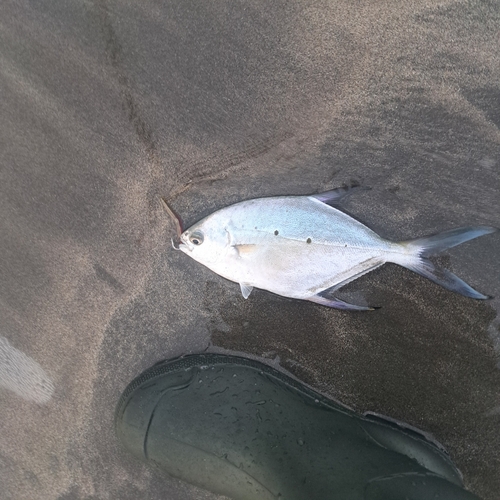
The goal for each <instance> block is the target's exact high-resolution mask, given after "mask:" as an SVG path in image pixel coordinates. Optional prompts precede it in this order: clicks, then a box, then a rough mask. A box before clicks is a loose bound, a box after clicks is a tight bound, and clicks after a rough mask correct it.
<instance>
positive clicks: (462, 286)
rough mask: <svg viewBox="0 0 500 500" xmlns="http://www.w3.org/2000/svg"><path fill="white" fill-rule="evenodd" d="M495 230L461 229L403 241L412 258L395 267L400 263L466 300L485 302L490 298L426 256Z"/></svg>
mask: <svg viewBox="0 0 500 500" xmlns="http://www.w3.org/2000/svg"><path fill="white" fill-rule="evenodd" d="M495 231H497V229H496V228H494V227H487V226H477V227H461V228H457V229H451V230H450V231H445V232H443V233H440V234H435V235H433V236H428V237H425V238H418V239H416V240H410V241H403V242H401V244H402V245H404V246H406V248H408V249H410V250H411V256H408V257H406V258H405V259H404V260H403V259H402V260H401V261H397V262H396V264H400V265H402V266H404V267H406V268H408V269H410V270H412V271H414V272H416V273H418V274H420V275H421V276H424V277H425V278H428V279H430V280H432V281H434V282H435V283H437V284H438V285H441V286H443V287H444V288H446V289H448V290H451V291H453V292H457V293H459V294H461V295H465V296H466V297H471V298H473V299H488V298H490V297H488V296H487V295H483V294H482V293H479V292H478V291H476V290H474V289H473V288H472V287H471V286H469V285H468V284H467V283H465V281H463V280H461V279H460V278H459V277H458V276H455V275H454V274H453V273H452V272H450V271H448V270H446V269H442V268H439V267H436V266H435V265H434V264H433V263H432V262H431V261H430V260H429V259H428V258H427V257H429V256H431V255H435V254H438V253H440V252H442V251H443V250H446V249H447V248H452V247H454V246H456V245H460V244H461V243H465V242H466V241H469V240H472V239H474V238H478V237H479V236H484V235H485V234H490V233H493V232H495Z"/></svg>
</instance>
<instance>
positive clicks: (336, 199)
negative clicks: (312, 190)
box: [311, 185, 370, 206]
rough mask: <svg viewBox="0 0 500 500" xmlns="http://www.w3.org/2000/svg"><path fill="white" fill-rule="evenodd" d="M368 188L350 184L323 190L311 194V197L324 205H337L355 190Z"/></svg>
mask: <svg viewBox="0 0 500 500" xmlns="http://www.w3.org/2000/svg"><path fill="white" fill-rule="evenodd" d="M368 189H370V188H365V187H362V186H359V185H351V186H346V187H340V188H337V189H332V190H331V191H325V192H324V193H318V194H313V195H312V196H311V198H316V199H317V200H319V201H321V202H322V203H325V204H326V205H332V206H333V205H338V204H339V203H340V202H341V201H342V200H343V199H344V198H345V197H346V196H349V195H350V194H352V193H354V192H356V191H366V190H368Z"/></svg>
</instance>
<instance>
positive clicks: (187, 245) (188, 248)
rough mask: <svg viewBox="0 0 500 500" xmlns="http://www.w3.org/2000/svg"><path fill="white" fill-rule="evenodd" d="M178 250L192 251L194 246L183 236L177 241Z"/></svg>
mask: <svg viewBox="0 0 500 500" xmlns="http://www.w3.org/2000/svg"><path fill="white" fill-rule="evenodd" d="M177 245H178V246H177V250H180V251H181V252H184V253H187V252H192V251H193V248H194V246H193V245H191V244H190V243H188V242H187V241H185V240H184V238H183V237H182V236H181V237H180V239H179V241H178V242H177Z"/></svg>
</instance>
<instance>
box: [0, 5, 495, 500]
mask: <svg viewBox="0 0 500 500" xmlns="http://www.w3.org/2000/svg"><path fill="white" fill-rule="evenodd" d="M499 33H500V3H499V2H497V1H452V0H445V1H442V2H432V1H429V0H427V1H420V0H412V1H411V2H410V1H398V2H392V1H386V0H381V1H376V2H374V1H371V2H368V1H359V2H353V1H352V0H349V1H344V0H338V1H298V0H291V1H279V0H278V1H275V2H268V1H259V0H256V1H252V0H250V1H247V2H236V1H229V0H228V1H225V0H221V1H191V0H183V1H172V0H164V1H163V0H162V1H156V0H155V1H153V0H142V1H132V0H121V1H119V0H88V1H81V0H60V1H49V0H38V1H36V2H29V1H27V0H4V1H3V2H2V5H1V7H0V335H1V337H0V422H1V429H2V431H1V433H0V483H1V484H2V487H1V488H0V498H1V499H2V500H4V499H26V500H31V499H41V498H43V499H47V500H52V499H59V500H63V499H66V500H69V499H75V500H80V499H82V500H83V499H90V498H95V499H97V498H99V499H124V500H127V499H130V500H132V499H137V498H143V499H151V500H160V499H165V498H168V499H170V500H198V499H213V498H216V497H215V496H213V495H211V494H209V493H205V492H202V491H201V490H197V489H195V488H193V487H191V486H189V485H185V484H183V483H180V482H178V481H175V480H171V479H170V480H169V479H165V478H162V477H159V476H156V475H155V474H153V473H152V472H150V471H149V470H148V469H147V468H145V467H144V466H142V465H141V464H138V463H137V462H136V461H135V460H134V459H133V458H131V457H129V455H128V454H127V453H126V452H125V451H124V450H122V449H121V447H120V446H119V444H118V443H117V442H116V439H115V436H114V432H113V412H114V407H115V404H116V402H117V400H118V398H119V396H120V393H121V391H122V390H123V389H124V388H125V387H126V385H127V384H128V383H129V382H130V381H131V380H132V378H133V377H135V376H136V375H138V374H139V373H140V372H141V371H142V370H144V369H146V368H147V367H149V366H151V365H152V364H153V363H155V362H157V361H159V360H161V359H164V358H168V357H173V356H177V355H181V354H186V353H193V352H200V351H203V350H205V349H207V348H208V349H209V350H210V349H211V350H217V349H219V350H220V349H226V350H230V351H237V352H243V353H248V354H251V355H253V356H257V357H259V358H262V357H264V358H267V359H275V358H276V357H279V362H280V365H281V366H282V367H283V368H284V369H287V370H289V371H290V372H291V373H293V374H294V375H296V376H298V377H300V378H301V379H303V380H304V381H306V382H307V383H309V384H310V385H311V386H313V387H314V388H316V389H318V390H321V391H322V392H324V393H325V394H328V395H330V396H332V397H335V398H337V399H338V400H340V401H342V402H343V403H345V404H347V405H350V406H351V407H353V408H355V409H357V410H359V411H360V412H363V411H375V412H378V413H381V414H384V415H388V416H390V417H392V418H395V419H398V420H401V421H404V422H407V423H409V424H411V425H413V426H416V427H418V428H420V429H423V430H425V431H427V432H430V433H432V434H433V435H434V436H435V438H436V439H437V440H439V441H440V442H441V443H442V444H443V445H444V446H445V447H446V448H447V449H448V451H449V452H450V455H451V457H452V459H453V460H454V461H455V463H456V464H457V466H458V467H459V468H460V470H461V471H462V472H463V475H464V481H465V484H466V486H467V488H469V489H470V490H472V491H473V492H474V493H476V494H477V495H479V496H480V497H482V498H483V499H484V500H497V499H498V492H499V491H500V474H499V471H500V433H499V432H498V429H499V425H500V370H499V364H498V355H499V352H500V330H499V327H500V322H499V318H498V313H499V311H500V280H499V277H500V259H499V254H500V234H499V233H496V234H493V235H489V236H485V237H482V238H480V239H477V240H474V241H471V242H469V243H466V244H464V245H461V246H459V247H456V248H454V249H452V250H450V251H449V252H447V253H446V254H445V255H444V256H442V257H441V263H442V264H443V265H445V266H446V267H447V268H449V269H451V270H452V271H453V272H455V273H456V274H457V275H459V276H460V277H461V278H463V279H464V280H465V281H467V282H468V283H470V284H471V285H472V286H473V287H475V288H477V289H478V290H479V291H481V292H483V293H487V294H490V295H493V296H495V297H497V298H496V299H493V300H490V301H474V300H471V299H467V298H464V297H461V296H458V295H456V294H453V293H451V292H448V291H446V290H443V289H441V288H440V287H438V286H437V285H435V284H433V283H431V282H429V281H427V280H425V279H423V278H421V277H419V276H417V275H415V274H413V273H411V272H410V271H407V270H405V269H402V268H399V267H397V266H394V265H386V266H384V267H382V268H380V269H378V270H377V271H375V272H373V273H371V274H368V275H366V276H364V277H362V278H361V279H359V280H357V281H355V282H353V283H351V284H349V285H348V286H347V287H346V288H345V291H344V292H343V295H342V296H343V297H344V298H345V299H346V300H348V301H349V300H351V301H356V300H358V301H365V302H366V303H369V304H373V305H377V306H382V308H381V309H380V310H378V311H375V312H371V313H346V312H342V311H337V310H331V309H327V308H324V307H321V306H317V305H314V304H311V303H305V302H297V301H292V300H289V299H285V298H282V297H277V296H274V295H272V294H270V293H267V292H264V291H259V290H254V292H253V293H252V295H251V296H250V297H249V298H248V300H244V299H243V298H242V297H241V293H240V290H239V286H238V285H237V284H234V283H230V282H228V281H225V280H224V279H222V278H220V277H219V276H217V275H215V274H213V273H212V272H210V271H209V270H208V269H206V268H204V267H202V266H201V265H198V264H197V263H196V262H194V261H192V260H191V259H189V258H188V257H187V256H185V255H183V254H182V253H181V252H175V251H174V250H173V249H172V247H171V244H170V238H171V236H173V235H175V227H174V226H173V224H172V222H171V220H170V219H169V217H168V216H167V215H166V213H165V211H164V210H163V208H162V206H161V203H160V197H164V198H165V199H167V201H168V202H169V204H170V205H171V206H172V208H173V209H174V210H175V211H176V212H178V213H179V214H180V215H181V216H182V217H183V219H184V221H185V223H186V225H190V224H191V223H193V222H195V221H197V220H199V219H200V218H202V217H203V216H206V215H208V214H209V213H211V212H212V211H214V210H216V209H218V208H221V207H224V206H226V205H228V204H230V203H234V202H237V201H241V200H245V199H251V198H256V197H262V196H271V195H283V194H309V193H315V192H318V191H322V190H327V189H330V188H332V187H335V186H339V185H342V184H343V183H349V182H351V181H352V180H354V181H357V182H359V183H361V184H362V185H363V186H367V187H370V188H371V190H370V191H363V192H362V193H359V194H356V195H353V196H352V197H351V198H350V199H349V200H348V201H347V202H346V204H345V209H346V211H347V212H348V213H350V214H351V215H354V216H356V217H357V218H358V219H359V220H361V221H362V222H363V223H365V224H367V225H368V226H369V227H371V228H372V229H374V230H375V231H377V232H378V233H379V234H381V235H382V236H384V237H387V238H391V239H394V240H403V239H410V238H416V237H419V236H424V235H427V234H432V233H436V232H439V231H443V230H446V229H450V228H453V227H458V226H461V225H477V224H479V225H493V226H497V227H498V226H500V215H499V214H500V196H499V192H500V131H499V127H500V111H499V110H500V50H499V40H500V38H499Z"/></svg>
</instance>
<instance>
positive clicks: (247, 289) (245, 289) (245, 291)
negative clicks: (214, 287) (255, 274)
mask: <svg viewBox="0 0 500 500" xmlns="http://www.w3.org/2000/svg"><path fill="white" fill-rule="evenodd" d="M240 288H241V295H243V298H244V299H248V296H249V295H250V294H251V293H252V290H253V286H251V285H247V284H246V283H240Z"/></svg>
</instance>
